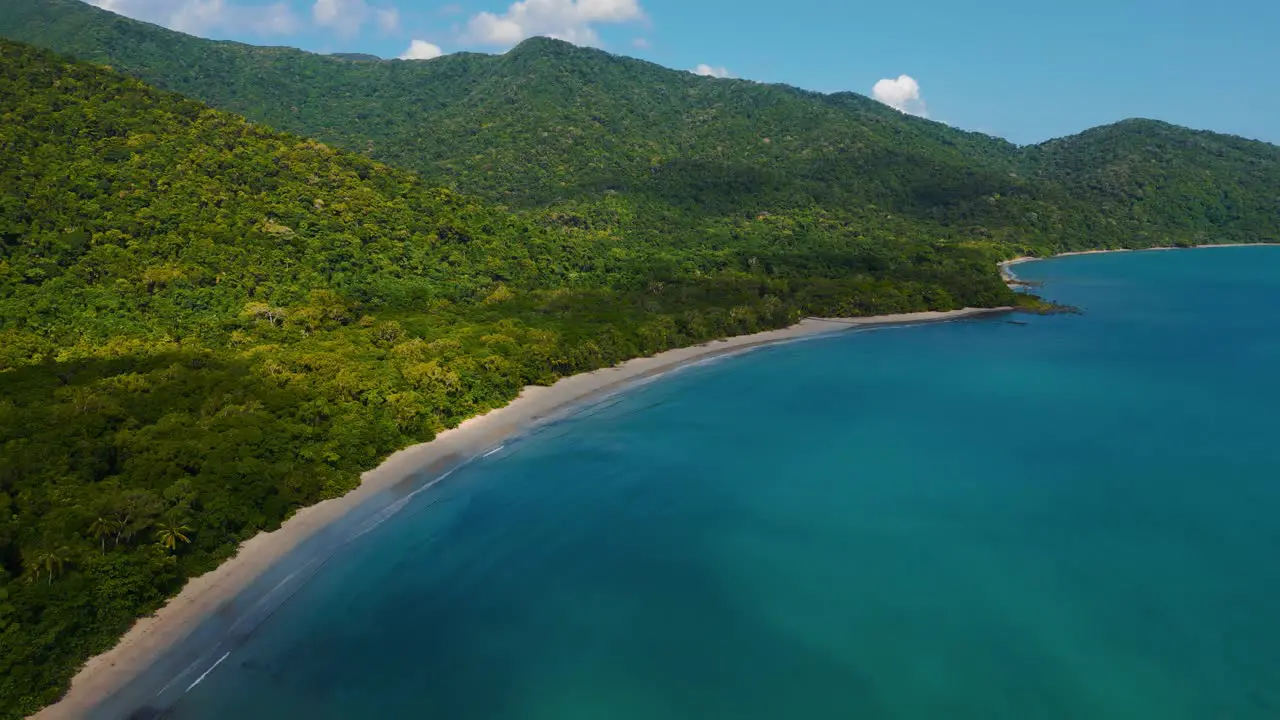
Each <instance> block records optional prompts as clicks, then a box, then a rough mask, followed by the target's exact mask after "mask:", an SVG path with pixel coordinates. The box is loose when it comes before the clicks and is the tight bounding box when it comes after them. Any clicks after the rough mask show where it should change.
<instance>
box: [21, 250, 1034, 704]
mask: <svg viewBox="0 0 1280 720" xmlns="http://www.w3.org/2000/svg"><path fill="white" fill-rule="evenodd" d="M1001 272H1002V273H1003V272H1005V270H1004V264H1002V265H1001ZM1013 310H1014V308H1012V307H1000V308H965V309H963V310H950V311H929V312H918V313H901V314H894V315H876V316H871V317H864V318H805V319H804V320H802V321H800V322H799V323H797V324H795V325H792V326H790V327H786V328H781V329H778V330H767V331H764V332H759V333H754V334H751V335H739V336H735V337H730V338H723V339H720V340H712V341H710V342H706V343H703V344H701V345H694V346H690V347H685V348H677V349H674V350H667V351H665V352H661V353H658V354H656V355H652V356H649V357H639V358H632V359H630V360H627V361H625V362H623V363H620V364H619V365H615V366H613V367H609V368H601V369H599V370H594V371H591V372H587V373H580V374H577V375H571V376H569V377H565V378H561V379H560V380H558V381H557V382H556V383H555V384H553V385H551V386H533V385H531V386H526V387H524V388H523V389H521V391H520V393H519V395H517V397H516V398H515V399H514V400H512V401H511V402H510V403H508V404H507V405H505V406H503V407H500V408H496V409H494V410H490V411H489V412H487V413H485V414H483V415H478V416H475V417H472V418H469V419H467V420H465V421H463V422H462V423H461V424H460V425H458V426H457V427H456V428H452V429H449V430H446V431H444V432H442V433H440V434H439V435H437V436H436V438H435V439H433V440H431V441H428V442H424V443H419V444H417V445H412V446H409V447H407V448H404V449H402V450H399V451H397V452H395V453H393V454H392V455H390V456H389V457H387V458H386V459H385V460H384V461H383V462H382V463H381V464H379V465H378V466H377V467H376V468H373V469H372V470H368V471H366V472H364V473H363V474H362V475H361V476H360V485H359V486H357V487H356V488H355V489H353V490H352V491H350V492H348V493H347V494H346V495H343V496H342V497H339V498H334V499H330V500H324V501H322V502H319V503H316V504H314V505H310V506H307V507H304V508H300V509H299V510H298V511H297V512H295V513H294V514H293V515H292V516H290V517H289V518H288V519H287V520H286V521H285V522H284V523H283V524H282V525H281V526H280V528H279V529H277V530H275V531H273V532H260V533H258V534H257V535H255V536H253V537H252V538H250V539H248V540H246V541H244V542H243V543H241V545H240V547H239V549H238V550H237V552H236V554H235V555H234V556H232V557H231V558H229V559H227V560H226V561H224V562H223V563H222V564H221V565H219V566H218V567H217V568H215V569H214V570H211V571H209V572H207V573H205V574H204V575H200V576H198V577H194V578H191V579H190V580H188V581H187V584H186V585H185V586H184V587H183V588H182V590H181V591H179V592H178V594H176V595H174V596H173V597H171V598H170V599H169V601H168V602H167V603H165V605H164V606H162V607H161V608H160V609H159V610H158V611H156V613H155V614H153V615H151V616H148V617H144V618H140V619H138V620H137V621H135V622H134V624H133V626H132V627H131V628H130V629H129V630H128V631H127V632H126V633H125V634H124V635H123V636H122V637H121V638H120V640H119V642H117V643H116V645H115V646H114V647H112V648H111V649H110V650H107V651H106V652H104V653H102V654H100V655H97V656H95V657H93V658H90V659H89V661H88V662H86V663H85V665H84V666H83V667H82V668H81V669H80V671H79V672H78V673H77V674H76V675H75V677H74V678H72V681H71V685H70V688H69V689H68V690H67V692H66V694H65V695H63V697H62V698H61V699H60V700H58V701H57V702H56V703H54V704H52V705H49V706H47V707H45V708H44V709H42V710H40V711H39V712H37V713H36V714H35V715H33V716H32V717H33V718H38V719H43V720H53V719H54V718H82V717H85V716H87V715H89V714H91V713H92V712H93V711H94V710H95V708H97V707H98V706H100V705H102V704H103V703H105V702H106V701H107V700H109V699H110V698H111V697H113V696H114V695H116V694H117V693H119V692H120V691H122V690H123V689H125V688H126V687H127V686H128V685H129V684H130V683H132V682H133V681H135V680H137V679H139V678H140V677H141V676H142V675H143V674H144V673H146V672H147V671H148V670H149V669H150V668H152V667H153V666H154V665H155V664H156V663H157V662H158V661H160V660H161V659H162V658H163V657H164V655H165V654H166V653H168V652H170V651H171V650H173V649H175V648H176V647H178V646H179V645H180V644H181V643H183V642H184V641H185V640H188V639H189V638H191V637H192V635H193V634H194V633H195V632H196V631H197V630H198V629H199V628H200V627H201V626H202V625H203V624H204V623H205V621H207V620H209V619H210V618H212V617H213V616H215V615H216V614H218V613H220V612H223V611H226V610H228V608H230V607H231V606H232V605H233V604H234V602H235V600H236V598H237V597H238V596H239V595H240V594H241V593H243V592H244V591H246V590H247V589H248V588H250V587H251V586H252V585H254V583H255V582H256V581H258V580H259V579H260V578H262V577H263V576H264V575H265V574H266V573H268V571H270V570H272V569H273V568H275V567H276V566H277V564H278V563H279V562H280V561H281V560H283V559H285V558H286V557H287V556H288V555H289V554H290V553H292V552H293V551H295V550H297V549H298V548H299V547H300V546H301V545H303V544H304V543H305V542H306V541H308V540H310V539H312V538H313V537H315V536H316V535H317V534H319V533H320V532H321V531H322V530H325V529H326V528H329V527H330V526H331V525H334V524H335V523H337V522H338V521H340V520H342V519H344V518H345V517H347V516H349V515H352V514H353V512H354V511H355V510H357V509H359V508H361V507H362V506H364V505H365V504H366V503H367V502H368V501H370V500H371V499H373V498H374V497H376V496H378V495H380V494H382V493H386V492H388V491H391V490H393V489H394V488H396V487H397V486H400V485H401V484H402V483H404V482H405V481H407V480H411V479H412V478H414V477H415V476H416V475H419V474H422V473H437V474H438V473H442V472H445V471H446V470H449V469H450V468H451V467H456V466H457V465H459V464H460V463H462V462H465V461H467V460H469V459H471V458H474V457H475V456H477V455H478V454H480V453H482V452H485V451H486V450H489V449H490V448H492V447H493V446H495V445H497V444H499V443H501V442H503V441H504V440H506V439H508V438H511V437H513V436H516V435H518V434H519V433H521V432H522V431H523V430H525V429H527V428H529V427H531V426H533V425H536V424H539V423H541V422H545V421H547V420H548V419H553V418H554V417H555V416H557V415H558V414H559V413H561V412H563V411H565V410H568V409H570V408H572V407H574V406H577V405H580V404H582V403H584V402H587V401H589V400H590V399H592V398H594V397H598V396H600V395H603V394H607V393H610V392H616V391H618V390H620V389H623V388H625V387H628V386H630V385H632V384H635V383H638V382H640V381H643V380H646V379H649V378H653V377H656V376H658V375H662V374H665V373H667V372H670V371H672V370H676V369H679V368H682V367H685V366H688V365H691V364H694V363H696V362H699V361H703V360H707V359H710V358H714V357H720V356H724V355H729V354H735V353H739V352H744V351H747V350H750V349H754V348H759V347H763V346H767V345H775V344H779V343H785V342H789V341H794V340H800V339H805V338H814V337H819V336H823V335H832V334H835V333H839V332H846V331H850V330H856V329H860V328H861V329H865V328H875V327H885V326H902V325H915V324H926V323H937V322H946V321H952V320H960V319H966V318H974V317H983V316H989V315H997V314H1003V313H1007V312H1011V311H1013ZM440 479H442V477H437V478H436V479H435V480H432V481H431V484H434V483H435V482H438V481H439V480H440ZM188 670H190V668H188ZM197 682H198V681H197ZM161 692H163V690H162V691H161Z"/></svg>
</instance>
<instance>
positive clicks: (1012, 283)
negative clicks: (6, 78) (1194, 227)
mask: <svg viewBox="0 0 1280 720" xmlns="http://www.w3.org/2000/svg"><path fill="white" fill-rule="evenodd" d="M1278 245H1280V243H1217V244H1213V245H1193V246H1191V247H1173V246H1170V247H1151V248H1121V249H1119V250H1077V251H1075V252H1065V253H1058V254H1057V255H1048V256H1046V257H1033V256H1030V255H1022V256H1019V257H1016V258H1013V259H1011V260H1005V261H1004V262H1002V263H1000V277H1002V278H1004V281H1005V284H1007V285H1008V286H1009V287H1018V286H1020V285H1023V284H1025V283H1023V282H1022V281H1021V280H1019V279H1018V276H1017V275H1014V274H1013V271H1012V270H1010V269H1009V268H1011V267H1013V266H1014V265H1019V264H1021V263H1024V262H1031V261H1033V260H1050V259H1052V258H1060V257H1070V256H1072V255H1102V254H1105V253H1122V252H1152V251H1155V250H1206V249H1208V248H1231V247H1256V246H1263V247H1274V246H1278Z"/></svg>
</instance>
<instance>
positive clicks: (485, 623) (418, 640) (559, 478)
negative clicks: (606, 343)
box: [165, 247, 1280, 720]
mask: <svg viewBox="0 0 1280 720" xmlns="http://www.w3.org/2000/svg"><path fill="white" fill-rule="evenodd" d="M1015 271H1016V273H1017V274H1018V275H1019V276H1020V277H1021V278H1023V279H1026V280H1033V281H1038V282H1042V283H1043V288H1042V292H1043V293H1044V294H1045V295H1046V296H1048V297H1050V298H1052V299H1055V300H1058V301H1060V302H1064V303H1069V304H1072V305H1075V306H1077V307H1079V308H1080V309H1081V310H1082V314H1079V315H1051V316H1028V315H1009V316H999V317H991V318H984V319H978V320H967V321H962V322H952V323H945V324H936V325H927V326H915V327H908V328H885V329H875V330H866V331H858V332H849V333H843V334H839V335H833V336H827V337H822V338H818V339H813V340H807V341H802V342H795V343H791V344H786V345H778V346H772V347H768V348H764V349H760V350H756V351H753V352H749V353H745V354H742V355H738V356H733V357H728V358H723V359H718V360H715V361H712V362H706V363H703V364H700V365H695V366H692V367H687V368H684V369H682V370H680V371H678V372H674V373H671V374H669V375H667V376H664V377H662V378H661V379H659V380H657V381H654V382H650V383H647V384H644V385H641V386H637V387H634V388H632V389H630V390H627V391H625V392H622V393H620V394H618V395H615V396H613V397H609V398H605V399H602V400H598V401H595V402H593V403H591V404H589V405H586V406H584V407H581V408H578V409H577V410H576V411H574V412H573V413H572V414H571V415H569V416H568V417H566V418H564V419H562V420H560V421H558V422H555V423H552V424H549V425H545V426H543V427H540V428H537V429H536V430H535V431H533V432H530V433H529V434H527V435H526V436H524V437H521V438H519V439H517V440H513V441H509V442H508V443H507V444H506V445H505V446H504V447H502V448H501V449H500V450H498V451H497V452H494V453H492V454H489V455H487V456H485V457H481V458H477V459H476V460H474V461H472V462H471V463H469V464H467V465H466V466H464V467H461V468H459V469H457V470H456V471H455V472H453V473H452V474H451V475H450V476H449V477H448V478H446V479H444V480H443V481H441V482H438V483H436V484H434V485H432V486H430V487H429V488H427V489H425V490H422V491H421V492H417V493H416V494H409V493H408V490H412V488H409V489H407V490H406V491H405V492H404V493H402V495H401V497H400V498H399V503H398V505H397V506H396V508H397V509H398V512H395V513H382V514H381V515H376V516H372V517H374V518H375V520H381V524H377V525H376V527H374V524H375V523H373V522H369V523H366V525H365V528H364V529H368V532H364V533H363V534H360V535H359V536H358V537H356V538H355V539H352V540H350V541H344V544H340V545H339V546H338V547H337V549H336V551H334V552H332V554H331V556H327V561H326V562H324V563H323V565H319V566H318V569H315V568H312V569H313V570H314V573H312V574H310V577H309V580H308V581H307V582H305V583H299V584H298V586H297V587H293V588H291V589H290V590H289V592H290V593H291V594H290V595H288V596H287V597H284V598H282V599H279V600H278V601H277V602H276V603H275V604H273V605H272V607H271V608H270V610H271V611H270V612H269V613H267V612H263V613H260V617H256V618H255V619H254V621H253V623H252V627H249V626H244V625H242V626H240V627H239V634H238V635H236V636H234V637H233V638H230V639H228V638H227V637H223V638H221V641H222V644H221V645H217V650H216V652H215V651H214V650H212V649H211V650H210V653H211V654H209V655H208V658H209V660H215V661H219V662H218V664H217V666H216V667H215V668H213V670H212V671H209V672H207V673H205V674H204V675H202V676H200V679H199V680H198V682H195V683H194V684H193V686H192V687H191V688H190V689H189V690H186V691H185V692H180V691H181V690H182V688H178V690H172V689H170V691H169V693H170V695H171V696H172V695H179V696H180V699H179V700H178V701H177V702H176V704H174V705H173V706H172V708H170V709H169V712H168V713H167V714H166V715H165V717H166V718H174V719H178V720H203V719H206V718H208V719H213V718H218V719H220V720H221V719H225V718H237V719H238V720H249V719H251V718H284V717H290V718H292V717H298V718H303V717H305V718H344V719H347V718H392V717H396V718H401V717H403V718H445V719H448V720H498V719H502V720H542V719H550V718H555V719H557V720H602V719H609V720H631V719H636V720H639V719H646V720H648V719H664V720H665V719H672V718H735V719H736V720H750V719H754V718H893V719H903V720H914V719H917V718H920V719H924V718H929V719H934V718H947V719H948V720H964V719H968V718H973V719H975V720H977V719H981V720H995V719H1001V718H1008V719H1010V720H1029V719H1044V720H1052V719H1064V720H1065V719H1067V718H1072V719H1074V718H1088V719H1090V720H1094V719H1099V720H1101V719H1109V718H1115V719H1117V720H1119V719H1124V720H1134V719H1137V718H1153V719H1159V720H1179V719H1187V720H1216V719H1218V718H1231V719H1233V720H1247V719H1249V718H1268V719H1274V718H1277V717H1280V433H1278V432H1277V431H1278V430H1280V375H1277V374H1276V372H1275V364H1274V363H1276V361H1277V360H1278V359H1280V303H1278V302H1277V301H1280V248H1271V247H1267V248H1261V247H1260V248H1239V249H1212V250H1191V251H1181V252H1143V253H1121V254H1107V255H1087V256H1075V257H1065V258H1059V259H1055V260H1051V261H1046V262H1036V263H1029V264H1023V265H1019V266H1017V267H1016V268H1015ZM434 480H435V478H431V477H425V476H424V477H421V478H418V479H417V482H418V483H420V484H426V483H430V482H433V481H434ZM370 528H371V529H370ZM351 534H355V533H351ZM287 569H288V568H285V569H282V570H280V572H284V571H285V570H287ZM273 582H274V581H273ZM217 640H218V638H213V639H210V643H211V645H210V647H211V648H212V647H213V643H214V642H216V641H217ZM223 648H225V650H224V649H223ZM224 653H225V654H224ZM209 665H211V663H210V662H205V664H204V665H202V666H200V667H206V668H207V666H209ZM199 669H200V668H196V670H199ZM194 679H195V676H194V673H193V676H192V677H187V678H184V679H183V680H182V683H181V685H182V686H183V687H185V686H186V685H188V684H191V681H192V680H194ZM175 687H176V686H175Z"/></svg>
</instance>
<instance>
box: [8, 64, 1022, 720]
mask: <svg viewBox="0 0 1280 720" xmlns="http://www.w3.org/2000/svg"><path fill="white" fill-rule="evenodd" d="M531 218H532V219H531ZM531 218H525V217H520V216H516V215H512V214H510V213H505V212H501V211H499V210H494V209H492V208H490V207H487V206H485V205H484V204H483V203H480V202H478V201H476V200H473V199H471V198H468V197H465V196H461V195H458V194H456V193H455V192H453V191H450V190H443V189H433V188H431V187H429V186H427V185H426V184H424V183H423V182H421V181H420V180H418V179H417V178H416V177H415V176H413V175H411V174H408V173H406V172H403V171H399V170H395V169H392V168H390V167H387V166H384V165H380V164H377V163H375V162H373V161H370V160H367V159H365V158H363V157H361V156H358V155H354V154H349V153H345V152H340V151H336V150H333V149H331V148H329V147H326V146H325V145H322V144H320V143H318V142H315V141H312V140H306V139H302V138H298V137H294V136H289V135H283V134H279V133H276V132H274V131H270V130H267V129H265V128H263V127H261V126H257V125H253V124H250V123H248V122H246V121H245V120H243V119H242V118H240V117H237V116H233V115H229V114H226V113H223V112H219V111H215V110H211V109H209V108H207V107H205V106H203V105H201V104H199V103H197V102H194V101H190V100H186V99H184V98H181V97H179V96H177V95H172V94H168V93H164V92H159V91H155V90H152V89H150V88H148V87H146V86H145V85H142V84H141V83H139V82H137V81H134V80H130V79H127V78H125V77H123V76H121V75H118V74H116V73H114V72H111V71H109V70H106V69H103V68H99V67H95V66H90V65H82V64H74V63H68V62H65V61H63V60H61V59H59V58H57V57H56V56H53V55H51V54H49V53H48V52H46V51H40V50H35V49H32V48H30V47H28V46H23V45H16V44H12V43H7V42H0V708H2V709H3V712H2V713H0V715H4V716H6V717H16V716H19V715H21V714H23V713H26V712H29V711H31V710H34V709H36V708H37V707H39V706H40V705H42V704H44V703H46V702H49V701H51V700H53V699H54V698H56V697H57V695H58V694H59V692H60V691H61V689H62V688H63V687H64V683H65V682H66V680H67V679H68V678H69V676H70V674H71V673H72V672H73V670H74V669H75V667H76V666H77V665H78V664H79V663H80V662H81V661H83V660H84V659H85V658H86V657H87V656H88V655H90V654H92V653H96V652H99V651H102V650H104V649H106V648H107V647H108V646H109V645H110V644H111V643H112V642H113V641H114V640H115V639H116V638H117V637H118V636H119V635H120V634H121V633H122V632H123V631H124V629H125V628H126V627H127V626H128V625H129V624H130V623H131V622H132V620H133V619H134V618H136V617H137V616H138V615H140V614H143V613H146V612H148V611H150V610H152V609H154V608H155V607H157V606H158V605H159V604H160V603H161V602H162V601H163V599H164V598H165V597H167V596H168V595H169V594H171V593H172V592H174V591H175V590H176V589H177V588H179V587H180V586H181V584H182V583H183V582H184V580H185V579H186V578H188V577H190V576H192V575H194V574H198V573H200V572H203V571H206V570H208V569H210V568H212V567H213V566H214V565H215V564H217V563H218V562H219V561H220V560H222V559H224V558H226V557H228V556H229V554H230V553H231V552H232V551H233V550H234V548H235V547H236V545H237V544H238V543H239V542H240V541H241V540H243V539H245V538H247V537H249V536H251V535H252V534H254V533H256V532H257V531H259V530H261V529H264V528H273V527H276V526H278V525H279V523H280V522H281V521H282V520H283V519H284V518H285V517H286V516H287V515H288V514H289V513H290V512H291V511H292V510H294V509H295V508H297V507H299V506H302V505H306V504H309V503H313V502H315V501H317V500H319V499H321V498H325V497H332V496H335V495H339V494H342V493H343V492H345V491H347V490H349V489H350V488H351V487H353V486H354V485H355V483H356V482H357V480H358V475H359V473H360V471H362V470H365V469H368V468H370V467H372V466H374V465H375V464H376V463H377V462H378V461H379V459H380V458H382V457H383V456H385V455H387V454H388V453H390V452H391V451H393V450H395V449H397V448H400V447H403V446H404V445H406V444H409V443H411V442H415V441H421V440H426V439H429V438H430V437H432V435H433V434H434V433H436V432H439V431H440V430H441V429H443V428H446V427H450V426H452V425H454V424H456V423H457V422H459V421H460V420H461V419H463V418H465V417H468V416H470V415H473V414H476V413H478V412H481V411H483V410H485V409H488V408H491V407H495V406H498V405H501V404H504V403H506V402H508V401H509V400H510V399H512V398H513V397H514V396H515V394H516V393H517V391H518V390H519V388H520V387H522V386H524V385H526V384H530V383H547V382H551V381H553V380H554V379H555V378H557V377H558V376H561V375H564V374H568V373H573V372H577V371H581V370H587V369H592V368H596V367H600V366H603V365H608V364H612V363H614V362H616V361H618V360H621V359H624V358H627V357H632V356H636V355H641V354H647V353H652V352H655V351H659V350H662V349H666V348H670V347H673V346H677V345H683V344H689V343H693V342H698V341H703V340H707V339H710V338H713V337H718V336H723V335H728V334H736V333H744V332H749V331H753V330H758V329H762V328H768V327H776V326H780V325H785V324H787V323H790V322H793V321H794V320H796V319H797V318H798V317H800V316H801V315H802V314H817V313H823V314H867V313H875V312H887V311H904V310H921V309H927V308H934V309H947V308H952V307H959V306H963V305H980V306H981V305H986V306H990V305H997V304H1001V303H1007V302H1009V301H1010V293H1009V292H1008V290H1007V289H1006V288H1005V287H1004V286H1003V285H1001V284H1000V283H999V281H998V280H997V279H996V277H995V275H994V274H993V273H991V258H990V256H989V255H988V254H987V252H986V251H984V250H982V249H975V248H970V247H966V246H963V245H947V244H939V243H934V242H924V241H914V240H908V238H912V237H915V236H917V235H918V234H920V233H922V232H923V231H924V230H926V229H925V228H923V227H908V226H906V225H900V226H892V225H886V226H884V227H881V228H877V229H875V230H874V232H872V231H864V230H859V229H854V228H850V227H846V226H842V225H840V224H838V223H837V222H836V221H833V220H830V219H827V218H824V217H822V216H821V215H818V214H815V215H814V216H813V217H812V218H810V219H809V220H807V221H806V222H803V223H801V222H797V221H795V220H794V219H789V218H782V219H773V218H762V219H760V220H758V221H757V224H758V226H759V228H761V229H760V230H756V231H754V232H751V233H742V235H741V237H740V238H738V240H737V242H736V243H732V244H730V243H728V242H709V243H707V244H705V245H699V246H692V247H686V248H680V247H673V246H666V247H663V246H657V245H652V244H647V243H634V244H633V243H627V242H623V241H622V240H621V239H620V238H619V237H617V236H616V235H615V234H614V231H613V230H612V229H610V228H609V227H607V226H606V227H605V228H603V229H596V228H593V227H591V226H590V225H587V226H584V227H577V226H576V225H575V224H573V223H569V224H568V226H566V224H565V223H561V222H557V221H556V220H555V215H554V214H550V215H547V216H537V215H533V216H531ZM897 232H901V236H899V235H897V234H895V233H897Z"/></svg>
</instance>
